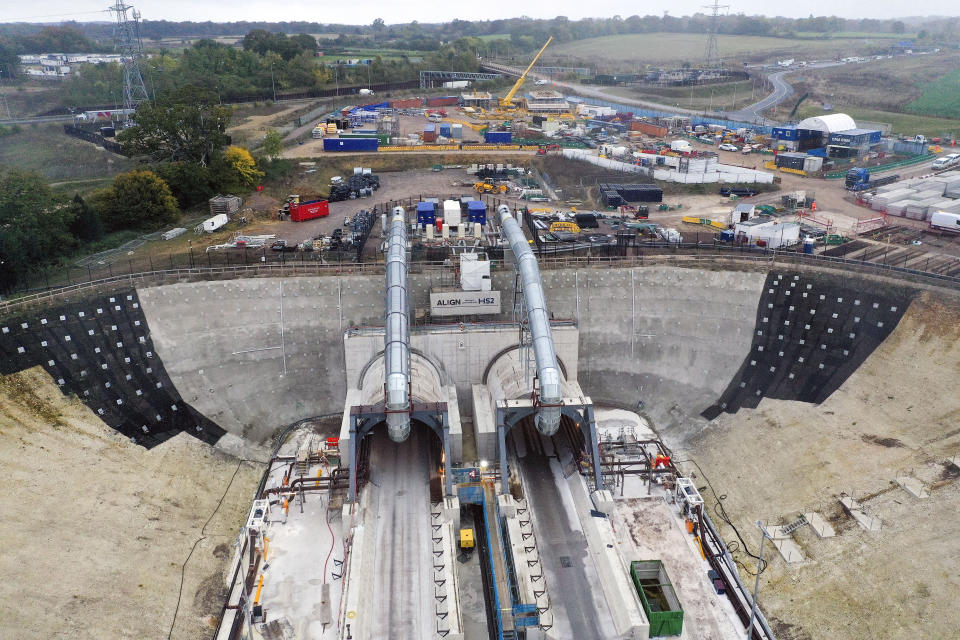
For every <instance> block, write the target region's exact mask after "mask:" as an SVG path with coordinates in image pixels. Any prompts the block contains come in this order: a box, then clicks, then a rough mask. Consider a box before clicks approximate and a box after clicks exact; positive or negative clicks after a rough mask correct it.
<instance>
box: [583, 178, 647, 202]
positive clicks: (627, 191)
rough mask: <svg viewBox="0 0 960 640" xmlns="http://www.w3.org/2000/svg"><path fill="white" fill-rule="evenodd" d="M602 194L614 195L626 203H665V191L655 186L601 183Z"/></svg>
mask: <svg viewBox="0 0 960 640" xmlns="http://www.w3.org/2000/svg"><path fill="white" fill-rule="evenodd" d="M597 186H599V187H600V191H601V192H602V193H613V194H616V195H617V196H619V197H620V198H621V199H622V200H623V201H624V202H663V189H661V188H660V187H658V186H657V185H655V184H609V183H606V182H601V183H599V184H598V185H597Z"/></svg>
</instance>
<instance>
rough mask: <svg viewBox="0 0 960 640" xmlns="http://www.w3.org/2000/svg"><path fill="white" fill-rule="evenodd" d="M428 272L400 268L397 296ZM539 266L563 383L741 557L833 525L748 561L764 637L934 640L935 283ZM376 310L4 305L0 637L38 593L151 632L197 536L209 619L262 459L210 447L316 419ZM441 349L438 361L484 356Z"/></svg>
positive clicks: (358, 298) (946, 358) (944, 600)
mask: <svg viewBox="0 0 960 640" xmlns="http://www.w3.org/2000/svg"><path fill="white" fill-rule="evenodd" d="M433 280H434V276H432V275H430V274H412V275H411V276H410V279H409V291H410V294H411V296H412V300H411V308H412V309H417V308H423V307H424V306H426V300H427V298H428V293H429V288H430V286H431V283H432V281H433ZM543 281H544V285H545V287H546V291H547V294H548V300H549V303H550V310H551V313H552V315H553V317H554V319H555V320H570V321H573V322H574V323H575V324H576V326H577V327H578V336H579V337H578V340H579V344H578V354H577V363H576V368H577V371H578V381H579V383H580V386H581V387H582V388H583V390H584V392H585V393H586V394H587V395H589V396H591V397H592V398H593V400H594V402H595V403H597V404H607V405H613V406H618V407H624V408H629V409H634V410H637V409H639V410H640V411H641V412H642V413H643V414H645V415H646V416H647V417H648V418H649V419H650V420H651V422H652V423H653V424H654V425H655V427H656V428H657V430H658V432H659V433H660V435H661V437H663V438H664V439H665V441H666V442H668V443H669V444H670V445H671V446H673V447H674V448H675V449H676V452H677V457H678V458H681V457H684V458H685V457H688V456H690V457H692V458H694V459H695V460H696V461H697V462H698V463H699V465H700V467H701V469H702V471H700V472H698V473H703V474H704V475H705V476H706V477H707V479H708V480H709V481H710V484H711V486H712V487H713V488H715V489H716V491H717V493H718V494H721V495H724V494H725V495H726V496H727V497H726V499H725V501H724V504H725V506H726V511H727V513H728V514H729V516H730V520H731V521H732V522H733V523H734V524H736V525H737V528H738V529H739V530H740V531H741V532H745V533H744V535H745V537H746V538H747V540H746V542H747V544H749V545H750V547H751V550H754V548H755V546H756V545H757V544H758V543H759V533H758V532H757V531H755V529H756V527H755V526H754V527H751V525H750V523H752V522H755V521H756V520H757V519H758V518H759V519H764V520H768V521H769V522H770V523H771V524H776V523H779V522H780V520H785V521H790V520H792V519H794V518H795V516H796V514H797V513H802V512H805V511H808V510H814V511H818V512H821V513H822V514H823V515H824V517H825V518H832V519H833V521H834V522H836V523H837V524H836V527H837V529H838V536H837V537H836V538H833V539H825V540H819V539H817V538H815V536H812V534H809V532H806V531H801V532H800V533H798V534H797V536H796V539H797V542H798V544H800V546H801V547H802V548H803V550H804V551H805V553H806V554H807V556H808V558H809V559H808V560H806V561H805V562H804V563H802V564H801V565H799V566H790V567H787V566H786V565H785V564H784V563H782V562H781V561H780V560H779V558H775V557H774V556H769V557H768V560H771V562H770V567H771V568H770V570H769V571H770V573H769V574H765V575H764V580H763V586H762V589H761V605H762V606H764V608H765V610H767V611H769V612H770V614H771V616H772V617H773V619H774V620H775V621H777V623H778V624H779V627H778V628H779V629H780V630H781V633H780V635H779V636H778V637H784V638H808V637H809V638H816V637H823V636H825V635H829V634H838V633H839V634H841V635H843V637H845V638H874V637H881V636H882V637H890V638H897V637H908V636H909V635H910V634H911V633H912V634H916V633H921V635H924V636H928V637H940V636H941V635H942V633H943V632H944V630H948V629H953V628H956V627H957V626H958V625H960V614H958V613H957V611H956V610H955V608H954V607H952V605H951V604H950V602H949V600H950V599H949V594H951V593H956V592H957V590H958V587H960V584H958V579H957V577H956V576H957V575H960V570H958V566H957V562H958V561H957V560H956V558H958V557H960V553H958V551H960V545H958V543H957V542H956V539H955V537H953V536H952V534H951V531H949V528H950V527H949V523H945V519H944V518H943V517H942V516H943V514H945V513H955V512H956V508H957V507H958V506H960V503H958V500H960V498H958V490H957V488H956V484H955V479H956V476H955V475H949V476H947V477H943V473H942V471H943V469H944V468H946V467H944V463H945V461H946V460H947V459H948V458H950V457H951V456H956V455H958V454H960V430H958V429H956V427H955V426H953V425H955V424H956V423H957V418H958V417H960V401H958V396H957V394H956V393H954V392H953V387H955V386H956V385H955V382H956V380H957V379H960V351H958V347H957V346H956V345H957V338H958V337H960V336H958V335H957V327H958V326H960V304H958V297H957V295H956V294H954V293H950V292H947V291H943V290H924V289H922V288H920V287H918V286H916V285H908V284H904V283H899V282H896V281H891V280H886V279H879V278H870V277H867V276H862V275H858V274H847V273H838V272H830V271H821V270H815V269H803V270H793V269H778V268H774V269H772V270H767V269H756V270H752V269H743V270H733V269H726V268H721V267H720V266H717V267H715V268H711V269H692V268H679V267H669V266H647V267H635V268H609V267H604V268H589V267H588V268H580V269H555V270H545V271H543ZM513 284H514V283H513V274H512V272H506V271H504V272H496V273H495V274H494V278H493V288H494V289H499V290H501V291H503V292H504V295H511V294H512V291H513ZM504 306H505V307H509V305H504ZM382 315H383V279H382V276H380V275H370V276H365V275H332V276H323V277H319V276H315V277H289V278H270V277H264V278H250V279H235V280H216V281H198V282H180V283H173V284H162V285H155V286H141V287H136V288H133V287H120V286H118V287H117V288H116V289H114V290H111V291H108V292H97V293H90V294H82V293H77V294H71V297H69V298H68V299H58V300H57V301H55V302H51V303H50V304H48V305H47V306H41V307H33V308H30V309H24V310H18V309H11V310H8V311H7V312H6V313H5V315H4V316H3V319H2V320H0V363H2V364H0V373H2V374H4V375H5V376H6V377H5V378H4V385H3V389H2V395H0V402H2V413H0V419H2V421H3V422H2V425H3V432H4V438H3V439H2V440H0V442H2V446H0V455H2V456H3V458H4V459H5V461H6V465H5V468H7V469H10V470H11V473H13V475H14V478H13V480H14V481H15V486H26V487H28V488H29V489H28V490H26V491H24V492H8V494H7V495H5V497H4V498H3V500H4V502H3V506H4V507H5V512H6V513H14V514H16V516H15V518H14V520H13V522H12V523H10V522H7V523H5V524H4V525H2V526H3V529H2V530H0V531H2V532H3V533H2V536H0V540H2V541H3V542H4V543H5V544H6V545H7V548H11V543H13V544H12V546H13V547H22V549H21V550H19V551H18V552H17V553H15V554H13V555H12V556H11V554H6V555H5V560H4V565H5V566H4V573H5V575H6V576H7V577H8V579H7V580H6V581H5V582H4V585H3V586H2V587H0V590H2V591H0V592H2V593H3V595H5V596H6V597H5V598H3V601H4V602H6V603H7V604H5V605H2V606H3V607H4V608H3V609H2V610H0V620H3V622H0V631H2V632H3V633H9V632H10V631H11V630H14V629H15V630H16V631H18V637H38V638H39V637H58V634H62V632H63V627H62V625H63V619H64V617H63V614H62V613H61V614H55V613H52V612H55V611H56V607H54V606H53V605H52V603H63V602H67V603H69V607H68V608H69V609H70V615H69V618H70V621H71V625H74V627H72V629H73V631H74V633H75V634H79V635H84V632H86V633H88V634H89V635H98V634H99V635H104V634H106V635H110V634H111V633H115V632H116V630H117V629H130V635H131V636H137V637H149V636H152V635H156V633H155V631H156V629H158V628H163V629H166V628H168V626H169V625H170V624H171V623H172V622H173V616H174V611H175V610H176V607H177V599H178V598H177V594H178V592H179V587H180V570H181V566H182V565H183V563H184V561H185V560H186V559H187V556H188V554H189V553H190V550H191V545H193V544H194V542H195V541H196V540H197V539H198V538H204V539H203V540H201V541H200V542H197V547H196V549H195V550H194V555H193V556H191V559H190V561H189V562H188V563H187V565H186V567H187V568H186V569H185V570H184V583H183V595H182V598H180V600H181V604H180V608H179V611H178V612H177V622H176V624H177V625H178V626H177V629H178V630H179V629H181V625H183V626H182V629H183V630H182V633H179V634H177V636H176V637H206V636H207V635H209V632H210V628H211V627H210V624H211V616H216V615H217V614H218V613H219V607H220V605H221V604H222V600H220V599H219V594H220V593H221V591H222V588H223V585H222V581H219V582H218V581H217V580H215V579H214V576H216V575H218V574H219V573H220V572H221V571H222V570H223V569H224V567H225V565H226V563H227V562H228V560H229V558H227V557H225V556H224V553H223V548H222V547H221V546H220V545H222V544H226V545H229V544H230V543H231V542H232V540H233V538H234V537H235V536H236V533H237V531H238V530H239V527H240V526H241V524H242V522H243V520H244V517H245V514H246V510H247V509H248V508H249V500H250V498H251V497H252V493H253V490H254V488H255V486H256V480H257V477H258V474H259V473H260V472H259V471H258V469H259V468H260V467H258V466H257V463H254V462H242V461H240V460H238V459H237V458H235V457H232V456H230V455H228V454H226V453H223V451H226V450H228V451H232V452H234V453H237V452H240V454H241V455H242V456H244V457H247V458H252V459H256V460H260V461H262V460H263V459H264V457H263V456H265V455H266V454H264V453H263V445H264V444H265V443H267V442H268V441H269V440H270V438H271V436H273V435H274V434H275V433H276V432H277V431H278V430H279V429H280V428H282V427H284V426H285V425H287V424H290V423H293V422H295V421H297V420H301V419H303V418H308V417H312V416H330V415H334V414H338V413H339V412H340V411H341V410H342V407H343V402H344V397H345V394H346V389H347V381H346V379H345V371H346V368H347V367H346V363H345V355H344V346H343V340H344V338H343V336H344V333H345V332H346V331H347V330H349V329H350V328H351V327H356V326H376V325H379V324H381V323H382ZM509 319H510V318H509V316H508V315H507V314H503V315H502V316H501V317H496V318H492V319H491V320H499V321H507V320H509ZM456 354H457V350H456V348H453V347H451V348H450V353H449V354H448V353H447V351H443V352H442V353H440V352H439V351H438V353H437V354H436V355H438V356H439V357H443V358H447V357H449V358H460V359H461V360H462V362H460V364H458V366H459V367H460V368H461V369H462V370H463V371H466V372H471V371H482V370H483V369H484V367H485V363H481V362H472V361H471V360H470V358H471V356H470V354H469V353H460V354H459V355H456ZM21 372H26V373H21ZM469 375H473V374H469ZM951 381H952V382H953V384H951ZM473 382H475V383H480V382H481V380H480V379H477V380H475V381H473ZM445 384H446V382H445ZM461 387H462V385H458V388H457V392H458V396H459V399H460V405H461V412H462V413H464V414H465V415H467V416H468V415H469V413H470V411H471V407H470V402H469V399H468V398H469V387H468V386H466V387H462V388H461ZM58 388H59V392H58V391H57V389H58ZM64 425H67V426H64ZM891 442H899V443H900V446H885V444H884V443H891ZM234 471H236V474H235V476H234ZM907 472H910V473H911V474H912V475H914V476H917V477H919V478H920V479H921V480H924V481H927V482H928V485H929V486H930V488H931V497H930V498H929V499H927V500H925V501H918V500H914V499H912V497H911V496H909V495H908V494H906V493H905V492H902V491H900V490H899V489H897V490H896V491H889V490H888V491H885V489H887V488H888V487H889V483H890V481H891V480H892V479H893V478H894V476H896V475H898V474H903V473H907ZM698 483H699V484H703V482H701V481H699V480H698ZM898 491H899V493H898ZM844 492H846V493H851V492H852V493H853V494H854V495H856V496H857V497H858V498H862V499H865V500H866V504H867V505H868V508H870V509H871V510H874V511H875V512H876V514H877V515H878V516H879V517H880V518H881V520H883V522H884V528H883V530H881V531H880V532H876V533H867V532H865V531H860V530H859V529H858V528H857V526H856V525H855V524H851V522H852V521H851V520H850V519H849V518H848V517H846V516H845V515H843V514H841V513H839V512H838V510H837V497H838V496H839V495H840V494H841V493H844ZM874 494H875V495H874ZM223 495H226V497H225V498H224V500H223V503H222V504H220V503H219V502H218V501H219V500H220V498H221V496H223ZM705 496H706V497H707V502H708V503H709V504H708V506H709V507H710V509H711V515H712V514H713V504H712V503H713V502H715V496H713V494H712V492H711V491H709V490H708V491H707V492H706V493H705ZM871 496H873V497H871ZM173 503H176V504H173ZM218 504H220V507H219V509H217V505H218ZM131 510H132V511H131ZM140 510H143V511H144V515H143V517H142V518H141V516H140V515H139V511H140ZM131 512H132V513H134V516H130V514H131ZM211 513H212V514H213V519H212V520H211V521H210V522H209V523H207V527H206V528H204V526H203V525H204V523H205V521H206V520H207V518H209V517H211ZM714 520H715V521H716V522H718V524H720V526H721V529H722V534H723V535H725V536H727V539H735V536H734V534H733V532H732V530H731V529H729V528H728V527H727V526H726V525H724V524H721V523H720V520H721V519H719V518H714ZM78 523H81V524H82V526H78ZM755 534H756V535H755ZM37 545H40V546H37ZM218 549H219V551H218ZM864 549H866V551H864ZM41 556H42V557H41ZM8 558H13V560H8ZM738 558H740V559H744V560H745V561H746V560H747V558H746V556H743V555H742V552H740V553H739V555H738ZM105 566H108V567H111V569H110V570H109V571H106V572H105V571H104V567H105ZM748 566H750V568H751V569H752V565H748ZM51 572H52V573H54V574H57V575H62V576H64V579H61V580H57V581H51V580H49V575H51ZM102 575H107V576H112V577H111V578H110V579H112V580H114V581H115V582H118V583H119V584H120V585H121V588H119V589H112V588H109V587H108V586H107V583H101V582H98V580H99V579H100V578H98V576H102ZM744 577H745V578H749V576H747V575H746V574H744ZM103 579H106V578H103ZM22 593H31V594H34V595H35V597H31V598H30V599H29V600H25V599H23V598H17V597H16V596H17V594H22ZM898 594H899V595H898ZM904 594H906V596H909V597H906V596H905V597H902V598H901V597H900V596H904ZM898 598H899V600H898ZM13 603H17V604H16V605H15V606H14V604H13ZM71 607H72V608H71ZM145 609H149V611H150V613H149V615H145V614H144V610H145ZM105 614H106V615H105ZM34 620H36V621H39V623H38V624H34V625H32V626H28V625H27V624H26V622H27V621H34ZM58 623H59V624H60V625H61V626H59V627H58V626H57V624H58ZM148 627H149V628H150V629H151V632H140V631H138V630H141V629H144V628H148ZM24 629H30V630H31V631H27V632H26V633H24V632H23V630H24ZM33 629H36V631H35V633H36V635H35V636H31V635H30V634H31V633H33V631H32V630H33ZM0 635H2V634H0Z"/></svg>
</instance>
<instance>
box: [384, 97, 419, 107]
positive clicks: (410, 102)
mask: <svg viewBox="0 0 960 640" xmlns="http://www.w3.org/2000/svg"><path fill="white" fill-rule="evenodd" d="M422 106H423V98H404V99H403V100H391V101H390V108H391V109H416V108H417V107H422Z"/></svg>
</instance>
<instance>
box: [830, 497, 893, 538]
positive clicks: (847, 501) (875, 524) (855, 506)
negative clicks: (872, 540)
mask: <svg viewBox="0 0 960 640" xmlns="http://www.w3.org/2000/svg"><path fill="white" fill-rule="evenodd" d="M840 504H841V505H843V508H844V509H846V510H847V513H849V514H850V517H852V518H853V519H854V520H856V521H857V524H859V525H860V526H861V527H862V528H863V529H865V530H866V531H880V529H881V528H882V526H883V524H882V523H881V522H880V518H877V517H876V516H871V515H868V514H867V512H866V511H864V510H863V507H862V506H860V503H859V502H857V501H856V500H854V499H853V498H849V497H843V498H840Z"/></svg>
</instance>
